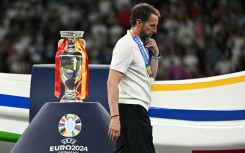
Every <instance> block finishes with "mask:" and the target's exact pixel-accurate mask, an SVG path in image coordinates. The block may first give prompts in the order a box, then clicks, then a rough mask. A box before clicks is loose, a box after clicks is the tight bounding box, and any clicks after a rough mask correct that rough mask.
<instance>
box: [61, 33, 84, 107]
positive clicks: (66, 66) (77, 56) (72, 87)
mask: <svg viewBox="0 0 245 153" xmlns="http://www.w3.org/2000/svg"><path fill="white" fill-rule="evenodd" d="M83 33H84V32H83V31H61V32H60V34H61V37H63V38H66V39H67V47H66V49H65V51H64V52H62V53H61V54H60V78H61V81H62V83H63V84H64V86H65V94H64V96H63V97H62V99H61V100H60V102H82V99H80V98H79V96H78V95H79V94H78V91H77V89H78V86H79V85H80V84H81V80H79V76H80V74H81V71H82V54H81V53H80V52H78V51H77V50H76V49H75V41H76V39H77V38H78V37H82V36H83ZM84 44H85V41H84Z"/></svg>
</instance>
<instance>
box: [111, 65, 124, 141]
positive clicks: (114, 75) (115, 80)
mask: <svg viewBox="0 0 245 153" xmlns="http://www.w3.org/2000/svg"><path fill="white" fill-rule="evenodd" d="M123 77H124V74H122V73H120V72H118V71H115V70H113V69H110V71H109V76H108V80H107V93H108V102H109V107H110V114H111V116H114V115H120V114H119V109H118V99H119V88H118V84H119V82H120V81H121V80H122V78H123ZM120 129H121V125H120V116H115V117H113V118H111V122H110V126H109V131H108V135H109V137H110V138H111V139H112V140H117V139H118V137H119V136H120Z"/></svg>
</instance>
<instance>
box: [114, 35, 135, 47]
mask: <svg viewBox="0 0 245 153" xmlns="http://www.w3.org/2000/svg"><path fill="white" fill-rule="evenodd" d="M117 44H124V45H125V44H132V37H131V36H130V35H128V34H125V35H124V36H123V37H121V38H120V39H119V40H118V41H117Z"/></svg>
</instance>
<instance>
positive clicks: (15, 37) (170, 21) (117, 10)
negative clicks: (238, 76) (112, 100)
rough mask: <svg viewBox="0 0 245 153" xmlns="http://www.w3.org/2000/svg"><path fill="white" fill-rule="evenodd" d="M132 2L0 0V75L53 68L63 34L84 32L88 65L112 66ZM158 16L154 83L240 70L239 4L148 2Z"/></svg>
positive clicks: (244, 54) (242, 19)
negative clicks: (44, 66) (38, 67)
mask: <svg viewBox="0 0 245 153" xmlns="http://www.w3.org/2000/svg"><path fill="white" fill-rule="evenodd" d="M138 2H140V1H137V0H132V1H130V0H70V1H67V0H8V1H7V0H1V1H0V72H4V73H21V74H30V73H31V70H32V66H33V64H53V63H54V59H55V58H54V56H55V53H56V50H57V43H58V40H59V39H60V33H59V31H61V30H82V31H85V34H84V39H85V40H86V42H87V47H86V50H87V53H88V56H89V63H90V64H110V61H111V54H112V51H113V47H114V45H115V43H116V42H117V40H118V39H119V38H120V37H121V36H123V35H124V34H125V33H126V30H127V29H129V28H130V23H129V16H130V10H131V8H132V6H133V5H134V4H136V3H138ZM142 2H148V3H150V4H152V5H154V6H155V7H156V8H158V9H159V10H160V12H161V13H162V18H161V19H160V21H159V26H158V33H157V34H155V35H154V38H155V39H156V41H157V43H158V45H159V49H160V52H161V55H162V58H161V59H160V62H159V71H158V75H157V79H158V80H180V79H191V78H201V77H210V76H216V75H222V74H227V73H233V72H238V71H243V70H245V47H244V46H245V12H244V9H243V8H244V6H245V5H244V3H245V1H243V0H218V1H217V0H145V1H142Z"/></svg>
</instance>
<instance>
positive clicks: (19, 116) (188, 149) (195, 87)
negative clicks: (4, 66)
mask: <svg viewBox="0 0 245 153" xmlns="http://www.w3.org/2000/svg"><path fill="white" fill-rule="evenodd" d="M30 79H31V75H20V74H5V73H0V84H1V86H0V134H1V131H2V132H10V133H14V134H22V133H23V131H24V130H25V128H26V127H27V126H28V116H29V110H28V109H27V108H25V107H26V104H25V105H22V104H20V103H18V101H15V100H14V101H12V102H14V104H13V105H20V107H21V108H14V107H11V105H12V104H11V103H10V104H9V105H8V104H7V106H6V102H4V98H6V97H7V99H8V98H9V97H12V98H13V97H14V99H15V98H17V99H18V98H19V99H22V101H25V103H26V100H27V99H24V100H23V98H29V95H30ZM244 89H245V72H239V73H234V74H228V75H223V76H216V77H210V78H202V79H193V80H181V81H156V83H155V84H154V85H153V86H152V105H151V108H150V109H149V115H150V116H151V120H152V125H153V137H154V144H155V146H156V151H157V152H158V153H165V152H167V153H195V151H194V150H203V151H204V150H221V152H222V150H226V153H228V152H227V150H230V151H231V152H234V150H235V151H236V153H244V152H245V133H244V131H245V117H244V115H245V114H244V111H245V94H243V91H244ZM1 97H3V98H2V99H1ZM10 99H11V98H10ZM159 110H160V111H159ZM212 111H214V112H212ZM219 111H220V112H219ZM173 112H174V113H175V114H171V113H173ZM186 112H187V113H186ZM202 113H204V114H205V115H202ZM210 113H211V115H210ZM212 113H214V116H213V117H212ZM230 113H232V116H225V114H230ZM238 113H241V114H240V115H239V114H238ZM193 114H194V115H196V114H197V116H192V115H193ZM200 114H201V115H200ZM216 114H217V116H216ZM220 114H221V115H220ZM234 114H235V115H234ZM237 114H238V115H237ZM171 115H173V116H171ZM220 117H221V118H220ZM239 117H240V118H239ZM212 118H214V119H212ZM0 137H1V136H0ZM239 149H242V150H239ZM221 152H219V153H221ZM217 153H218V152H217Z"/></svg>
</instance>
